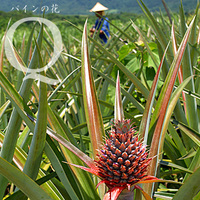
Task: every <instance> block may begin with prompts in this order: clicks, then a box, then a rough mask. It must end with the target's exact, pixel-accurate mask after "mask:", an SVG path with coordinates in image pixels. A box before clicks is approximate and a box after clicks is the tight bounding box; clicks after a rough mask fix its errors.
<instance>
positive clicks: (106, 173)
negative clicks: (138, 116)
mask: <svg viewBox="0 0 200 200" xmlns="http://www.w3.org/2000/svg"><path fill="white" fill-rule="evenodd" d="M147 156H148V153H147V152H146V147H145V145H143V144H142V142H141V141H139V140H138V135H137V134H136V131H135V129H134V128H132V127H131V120H121V121H120V120H116V121H115V122H114V124H113V127H112V130H111V132H110V134H109V138H107V139H106V141H105V144H104V145H102V149H100V150H99V154H98V155H97V159H96V160H95V161H94V165H91V166H90V168H87V167H83V166H77V165H75V166H77V167H79V168H81V169H84V170H86V171H88V172H90V173H92V174H94V175H96V176H98V177H100V178H101V179H102V181H101V182H100V183H99V184H98V185H97V186H99V185H100V184H102V183H105V184H106V185H107V187H108V188H109V190H108V192H107V193H106V195H105V196H104V200H116V199H117V198H118V196H119V195H120V193H121V192H122V191H123V190H124V189H128V190H130V189H131V186H134V187H133V189H134V188H139V189H141V190H142V188H140V187H139V186H137V184H138V183H147V182H155V181H157V180H159V179H157V178H156V177H152V176H147V174H146V172H147V167H148V165H149V163H150V161H151V158H147ZM142 192H143V194H144V195H145V196H146V197H147V194H146V193H145V192H144V191H143V190H142ZM148 199H150V197H148Z"/></svg>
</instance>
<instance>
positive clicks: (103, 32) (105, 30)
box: [90, 2, 110, 44]
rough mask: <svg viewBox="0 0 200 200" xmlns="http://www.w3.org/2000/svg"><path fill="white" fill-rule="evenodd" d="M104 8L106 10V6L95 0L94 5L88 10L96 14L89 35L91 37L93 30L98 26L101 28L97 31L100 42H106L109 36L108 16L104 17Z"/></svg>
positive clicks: (97, 28)
mask: <svg viewBox="0 0 200 200" xmlns="http://www.w3.org/2000/svg"><path fill="white" fill-rule="evenodd" d="M105 10H108V8H107V7H105V6H103V5H102V4H100V3H99V2H97V3H96V5H95V6H94V7H93V8H92V9H91V10H90V12H94V13H95V14H96V16H97V20H96V22H95V25H94V26H93V27H92V28H91V29H90V32H91V37H93V34H94V32H95V31H98V30H99V28H101V29H100V31H99V38H100V39H101V43H102V44H106V43H107V41H108V39H109V38H110V33H109V31H110V27H109V22H108V18H107V17H105Z"/></svg>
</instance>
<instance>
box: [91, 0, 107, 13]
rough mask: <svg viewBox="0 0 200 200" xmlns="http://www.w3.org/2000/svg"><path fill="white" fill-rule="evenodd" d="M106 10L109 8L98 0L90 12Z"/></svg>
mask: <svg viewBox="0 0 200 200" xmlns="http://www.w3.org/2000/svg"><path fill="white" fill-rule="evenodd" d="M104 10H108V8H107V7H105V6H103V5H102V4H100V3H99V2H97V3H96V5H95V6H94V7H93V8H92V9H91V10H90V12H98V11H104Z"/></svg>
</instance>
